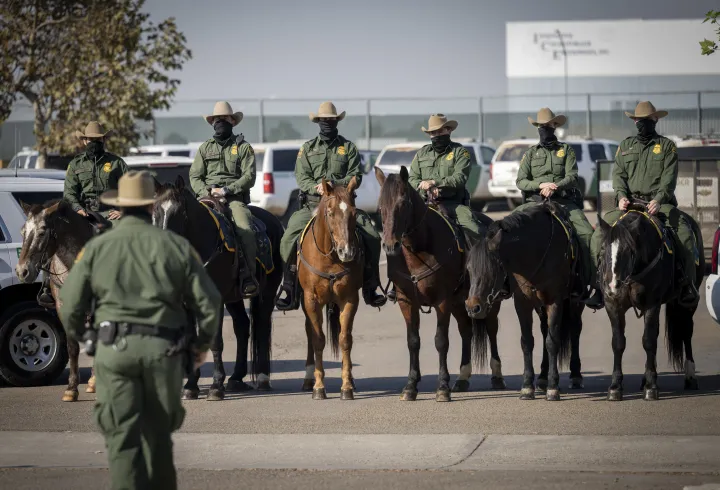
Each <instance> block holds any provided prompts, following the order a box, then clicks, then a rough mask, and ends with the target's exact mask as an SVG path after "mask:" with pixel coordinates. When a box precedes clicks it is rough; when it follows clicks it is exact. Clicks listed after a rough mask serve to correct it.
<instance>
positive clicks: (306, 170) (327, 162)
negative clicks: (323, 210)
mask: <svg viewBox="0 0 720 490" xmlns="http://www.w3.org/2000/svg"><path fill="white" fill-rule="evenodd" d="M362 175H363V173H362V168H361V167H360V155H359V154H358V151H357V147H356V146H355V145H354V144H353V143H352V142H351V141H348V140H347V139H345V138H343V137H342V136H340V135H338V137H337V138H335V139H334V140H333V141H331V142H330V143H326V142H325V141H323V139H322V138H320V136H316V137H315V138H314V139H311V140H310V141H306V142H305V143H303V145H302V146H301V147H300V151H298V155H297V162H296V163H295V179H296V180H297V183H298V186H299V187H300V190H301V191H303V192H304V193H306V194H309V195H311V196H317V195H318V193H317V192H316V191H315V187H316V186H317V185H318V184H319V183H320V182H321V181H322V178H323V177H325V180H327V181H330V182H332V184H333V185H340V186H347V185H348V184H349V183H350V180H351V179H352V178H353V177H355V180H356V181H357V185H358V187H359V186H360V184H361V183H362Z"/></svg>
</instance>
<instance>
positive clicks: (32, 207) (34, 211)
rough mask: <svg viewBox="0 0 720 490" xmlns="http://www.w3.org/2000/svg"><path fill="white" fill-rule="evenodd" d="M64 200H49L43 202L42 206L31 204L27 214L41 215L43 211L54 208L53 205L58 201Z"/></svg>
mask: <svg viewBox="0 0 720 490" xmlns="http://www.w3.org/2000/svg"><path fill="white" fill-rule="evenodd" d="M64 200H65V198H63V197H60V198H55V199H50V200H49V201H45V202H44V203H42V204H32V205H30V208H29V209H28V213H27V214H38V213H41V212H42V211H43V210H44V209H47V208H49V207H51V206H54V205H55V204H58V203H59V202H60V201H64Z"/></svg>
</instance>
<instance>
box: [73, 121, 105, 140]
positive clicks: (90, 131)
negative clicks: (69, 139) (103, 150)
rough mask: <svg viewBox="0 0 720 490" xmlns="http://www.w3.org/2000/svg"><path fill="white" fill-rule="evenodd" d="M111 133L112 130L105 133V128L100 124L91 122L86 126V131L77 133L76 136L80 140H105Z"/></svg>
mask: <svg viewBox="0 0 720 490" xmlns="http://www.w3.org/2000/svg"><path fill="white" fill-rule="evenodd" d="M110 133H112V129H109V130H107V131H105V132H103V127H102V125H101V124H100V123H99V122H97V121H90V122H89V123H88V125H87V126H85V131H84V132H83V131H75V136H76V137H78V138H104V137H105V136H107V135H109V134H110Z"/></svg>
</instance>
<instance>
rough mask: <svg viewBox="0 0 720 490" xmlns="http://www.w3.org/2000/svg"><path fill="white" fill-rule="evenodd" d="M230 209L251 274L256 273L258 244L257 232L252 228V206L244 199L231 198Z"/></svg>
mask: <svg viewBox="0 0 720 490" xmlns="http://www.w3.org/2000/svg"><path fill="white" fill-rule="evenodd" d="M229 204H230V210H231V211H232V220H233V222H234V223H235V232H236V234H237V237H238V238H239V239H240V243H241V245H242V248H243V252H244V253H245V257H246V259H247V265H248V268H249V269H250V270H249V273H250V275H252V276H254V275H255V254H256V252H257V244H256V242H255V232H254V231H253V230H252V228H250V222H251V221H252V212H251V211H250V208H249V207H248V206H247V204H245V203H244V202H242V201H236V200H230V201H229Z"/></svg>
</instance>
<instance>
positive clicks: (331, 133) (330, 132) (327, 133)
mask: <svg viewBox="0 0 720 490" xmlns="http://www.w3.org/2000/svg"><path fill="white" fill-rule="evenodd" d="M337 125H338V122H337V121H333V120H330V121H318V126H320V138H321V139H322V140H323V141H332V140H334V139H335V138H337V135H338V130H337Z"/></svg>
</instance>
